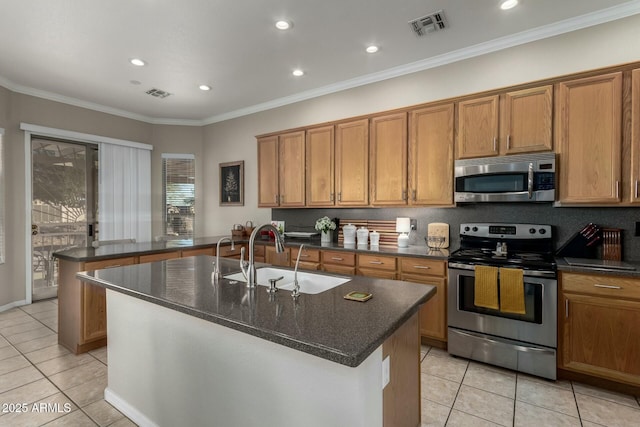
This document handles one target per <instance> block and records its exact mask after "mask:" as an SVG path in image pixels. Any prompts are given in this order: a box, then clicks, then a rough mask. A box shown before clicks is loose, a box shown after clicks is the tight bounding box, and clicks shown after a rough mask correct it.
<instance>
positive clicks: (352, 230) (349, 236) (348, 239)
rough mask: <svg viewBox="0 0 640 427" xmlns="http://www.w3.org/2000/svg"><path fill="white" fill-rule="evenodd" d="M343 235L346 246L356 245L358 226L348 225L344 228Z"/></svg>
mask: <svg viewBox="0 0 640 427" xmlns="http://www.w3.org/2000/svg"><path fill="white" fill-rule="evenodd" d="M342 235H343V236H344V244H345V245H355V244H356V226H355V225H353V224H347V225H345V226H343V227H342Z"/></svg>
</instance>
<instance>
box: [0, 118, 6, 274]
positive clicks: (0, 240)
mask: <svg viewBox="0 0 640 427" xmlns="http://www.w3.org/2000/svg"><path fill="white" fill-rule="evenodd" d="M3 135H4V129H2V128H0V264H3V263H4V215H5V212H4V210H5V202H4V151H3V150H4V146H3V143H2V137H3Z"/></svg>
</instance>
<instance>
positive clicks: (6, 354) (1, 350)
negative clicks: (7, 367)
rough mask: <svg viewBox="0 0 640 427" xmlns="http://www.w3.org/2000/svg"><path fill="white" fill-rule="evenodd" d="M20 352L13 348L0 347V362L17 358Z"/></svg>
mask: <svg viewBox="0 0 640 427" xmlns="http://www.w3.org/2000/svg"><path fill="white" fill-rule="evenodd" d="M19 354H20V352H19V351H18V350H16V349H15V347H14V346H12V345H8V346H6V347H0V361H2V360H4V359H8V358H10V357H14V356H18V355H19Z"/></svg>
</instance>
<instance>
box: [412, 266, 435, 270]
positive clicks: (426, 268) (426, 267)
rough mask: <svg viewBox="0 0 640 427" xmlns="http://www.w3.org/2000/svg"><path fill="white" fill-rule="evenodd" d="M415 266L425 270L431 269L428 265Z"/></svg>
mask: <svg viewBox="0 0 640 427" xmlns="http://www.w3.org/2000/svg"><path fill="white" fill-rule="evenodd" d="M413 268H418V269H423V270H429V269H430V268H431V267H429V266H427V265H414V266H413Z"/></svg>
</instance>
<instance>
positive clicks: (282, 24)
mask: <svg viewBox="0 0 640 427" xmlns="http://www.w3.org/2000/svg"><path fill="white" fill-rule="evenodd" d="M276 28H277V29H279V30H288V29H289V28H291V22H289V21H284V20H281V21H278V22H276Z"/></svg>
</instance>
